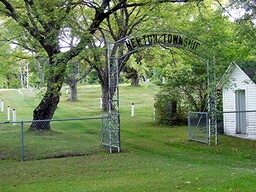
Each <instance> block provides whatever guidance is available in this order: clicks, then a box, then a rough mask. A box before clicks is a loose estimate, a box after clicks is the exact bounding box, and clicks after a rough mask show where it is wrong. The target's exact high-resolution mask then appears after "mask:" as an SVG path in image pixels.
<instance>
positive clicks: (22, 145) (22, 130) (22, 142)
mask: <svg viewBox="0 0 256 192" xmlns="http://www.w3.org/2000/svg"><path fill="white" fill-rule="evenodd" d="M20 125H21V161H24V123H23V121H21V122H20Z"/></svg>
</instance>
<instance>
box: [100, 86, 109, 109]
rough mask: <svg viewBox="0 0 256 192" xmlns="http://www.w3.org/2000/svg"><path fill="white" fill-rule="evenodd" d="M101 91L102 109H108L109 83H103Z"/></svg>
mask: <svg viewBox="0 0 256 192" xmlns="http://www.w3.org/2000/svg"><path fill="white" fill-rule="evenodd" d="M101 92H102V110H103V111H107V110H108V102H109V100H108V84H107V82H106V83H101Z"/></svg>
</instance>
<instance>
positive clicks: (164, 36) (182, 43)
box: [124, 32, 201, 52]
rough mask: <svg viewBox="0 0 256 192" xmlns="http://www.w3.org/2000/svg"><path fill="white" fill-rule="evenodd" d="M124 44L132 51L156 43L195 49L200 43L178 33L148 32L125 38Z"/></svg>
mask: <svg viewBox="0 0 256 192" xmlns="http://www.w3.org/2000/svg"><path fill="white" fill-rule="evenodd" d="M124 42H125V45H126V47H127V49H128V50H129V52H133V51H135V50H137V49H139V48H143V47H150V46H154V45H157V44H164V45H169V46H174V47H179V48H186V49H190V50H191V51H196V50H197V49H198V47H199V46H200V45H201V43H200V41H198V40H196V39H192V38H189V37H185V36H183V35H181V34H178V33H166V32H163V33H156V32H155V33H150V34H144V35H140V36H138V35H135V36H132V37H131V38H126V39H125V41H124Z"/></svg>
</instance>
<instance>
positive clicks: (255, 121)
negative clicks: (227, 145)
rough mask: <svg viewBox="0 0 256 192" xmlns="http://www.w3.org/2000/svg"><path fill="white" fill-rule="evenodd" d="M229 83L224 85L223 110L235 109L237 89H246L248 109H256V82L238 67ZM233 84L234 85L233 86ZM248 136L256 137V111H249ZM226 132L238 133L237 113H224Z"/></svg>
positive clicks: (230, 133) (229, 133)
mask: <svg viewBox="0 0 256 192" xmlns="http://www.w3.org/2000/svg"><path fill="white" fill-rule="evenodd" d="M229 83H230V84H229V85H224V86H223V111H235V110H236V108H235V91H236V90H239V89H241V90H245V96H246V110H256V84H255V83H254V82H252V81H251V80H250V78H249V77H248V76H247V75H246V74H245V73H244V72H243V71H242V70H241V69H240V68H238V67H236V68H235V69H234V70H233V72H232V74H231V76H230V78H229ZM231 85H232V86H231ZM246 122H247V136H248V137H251V136H252V137H256V112H251V113H247V116H246ZM224 132H225V133H226V134H228V135H235V134H236V114H235V113H226V114H224Z"/></svg>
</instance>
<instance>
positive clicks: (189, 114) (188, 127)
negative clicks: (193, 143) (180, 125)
mask: <svg viewBox="0 0 256 192" xmlns="http://www.w3.org/2000/svg"><path fill="white" fill-rule="evenodd" d="M188 140H190V111H189V112H188Z"/></svg>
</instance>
